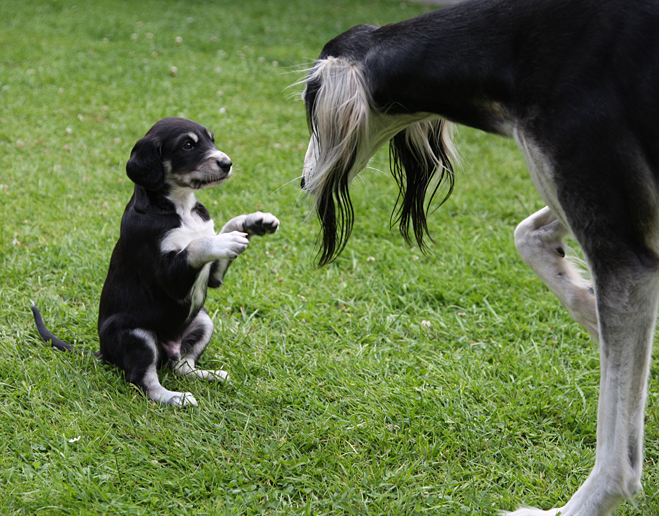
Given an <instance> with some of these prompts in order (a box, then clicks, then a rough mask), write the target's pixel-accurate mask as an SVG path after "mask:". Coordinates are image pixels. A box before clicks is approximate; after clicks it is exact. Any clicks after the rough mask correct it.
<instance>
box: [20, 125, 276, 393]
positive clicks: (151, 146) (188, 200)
mask: <svg viewBox="0 0 659 516" xmlns="http://www.w3.org/2000/svg"><path fill="white" fill-rule="evenodd" d="M231 171H232V163H231V160H230V159H229V158H228V156H227V155H226V154H224V153H223V152H221V151H219V150H218V149H217V148H216V147H215V143H214V138H213V134H212V133H210V132H209V131H208V130H207V129H206V128H204V127H203V126H201V125H199V124H198V123H196V122H192V121H190V120H185V119H182V118H165V119H163V120H161V121H159V122H158V123H156V124H155V125H154V126H153V127H152V128H151V129H150V130H149V132H148V133H147V134H146V136H144V137H143V138H141V139H140V140H139V141H138V142H137V143H136V144H135V147H134V148H133V150H132V152H131V157H130V160H129V161H128V163H127V165H126V172H127V174H128V177H129V178H130V179H131V180H132V181H133V182H134V183H135V190H134V193H133V197H132V198H131V200H130V202H129V203H128V205H127V206H126V210H125V212H124V215H123V217H122V220H121V233H120V237H119V241H118V242H117V244H116V246H115V248H114V251H113V253H112V258H111V260H110V267H109V270H108V275H107V278H106V280H105V285H104V287H103V291H102V293H101V301H100V307H99V316H98V334H99V339H100V345H101V350H100V353H99V354H97V355H100V357H101V358H102V359H103V360H105V361H107V362H110V363H112V364H115V365H116V366H118V367H119V368H121V369H122V370H124V371H125V372H126V379H127V380H128V381H130V382H132V383H134V384H136V385H138V386H139V387H141V388H142V389H143V390H144V391H145V393H146V394H147V395H148V396H149V397H150V398H151V399H153V400H155V401H158V402H161V403H169V404H174V405H187V404H196V401H195V399H194V397H192V395H191V394H190V393H180V392H172V391H168V390H166V389H164V388H163V387H162V386H161V385H160V383H159V381H158V377H157V372H156V370H157V368H158V367H160V366H162V365H164V364H168V365H169V366H170V367H172V369H173V370H174V371H175V372H176V373H178V374H184V375H194V376H198V377H201V378H205V379H218V380H220V379H224V378H226V376H227V374H226V373H225V372H224V371H203V370H199V369H196V362H197V360H198V359H199V357H200V356H201V354H202V353H203V351H204V349H205V348H206V345H207V344H208V342H209V340H210V337H211V334H212V329H213V325H212V322H211V320H210V317H209V316H208V314H207V312H206V310H205V309H204V308H203V305H204V301H205V299H206V289H207V287H213V288H217V287H220V286H221V285H222V281H223V278H224V274H225V273H226V271H227V269H228V268H229V265H230V264H231V261H232V260H233V259H234V258H236V257H237V256H238V255H239V254H240V253H242V252H243V251H244V250H245V249H246V248H247V246H248V243H249V240H248V238H249V236H251V235H263V234H265V233H273V232H274V231H276V230H277V228H278V226H279V221H278V220H277V218H276V217H274V216H273V215H271V214H263V213H260V212H256V213H252V214H250V215H240V216H238V217H235V218H233V219H231V220H230V221H229V222H228V223H227V224H226V225H225V226H224V227H223V228H222V231H221V232H220V233H219V234H215V231H214V228H213V221H212V220H211V218H210V215H209V213H208V211H207V210H206V208H205V207H204V206H203V205H202V204H201V203H200V202H199V201H197V199H196V197H195V195H194V191H195V190H198V189H201V188H208V187H213V186H217V185H219V184H221V183H223V182H224V181H226V180H227V179H228V178H229V177H230V175H231ZM32 310H33V312H34V316H35V321H36V324H37V329H38V331H39V333H40V334H41V336H42V337H43V338H44V339H45V340H46V341H50V342H51V343H52V345H53V346H55V347H56V348H58V349H61V350H65V351H73V348H72V347H71V346H70V345H69V344H67V343H65V342H63V341H61V340H60V339H58V338H57V337H55V336H54V335H53V334H52V333H51V332H50V331H48V329H47V328H46V327H45V325H44V324H43V321H42V319H41V316H40V314H39V312H38V310H37V309H36V307H35V306H33V307H32Z"/></svg>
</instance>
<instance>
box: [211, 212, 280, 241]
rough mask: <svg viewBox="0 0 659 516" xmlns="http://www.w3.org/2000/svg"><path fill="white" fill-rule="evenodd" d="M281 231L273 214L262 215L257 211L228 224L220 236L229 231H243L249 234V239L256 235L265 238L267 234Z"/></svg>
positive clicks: (233, 219)
mask: <svg viewBox="0 0 659 516" xmlns="http://www.w3.org/2000/svg"><path fill="white" fill-rule="evenodd" d="M277 229H279V219H278V218H277V217H275V216H274V215H273V214H272V213H261V212H260V211H255V212H254V213H250V214H249V215H238V216H237V217H234V218H232V219H231V220H230V221H229V222H227V223H226V224H225V225H224V227H223V228H222V231H220V234H223V233H226V232H229V231H243V232H244V233H247V238H251V237H252V236H254V235H257V236H263V235H265V234H267V233H274V232H276V231H277Z"/></svg>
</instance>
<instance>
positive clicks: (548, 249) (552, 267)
mask: <svg viewBox="0 0 659 516" xmlns="http://www.w3.org/2000/svg"><path fill="white" fill-rule="evenodd" d="M567 234H568V231H567V229H565V227H564V226H563V224H562V223H561V222H560V221H559V220H558V219H557V218H556V216H555V215H554V214H553V213H552V212H551V211H550V209H549V208H547V207H544V208H542V209H541V210H540V211H538V212H536V213H534V214H533V215H531V216H530V217H528V218H526V219H524V220H523V221H522V222H521V223H520V224H519V225H518V226H517V229H515V246H516V247H517V250H518V252H519V254H520V255H521V257H522V259H523V260H524V263H526V265H528V266H529V267H530V268H531V270H532V271H533V272H535V274H536V276H538V278H540V279H541V280H542V281H543V283H544V284H545V285H547V287H549V290H551V291H552V292H553V293H554V295H555V296H556V297H557V298H558V299H559V301H560V302H561V303H562V304H563V306H564V307H565V308H567V311H568V312H569V313H570V315H571V316H572V318H573V319H574V320H575V321H577V322H578V323H579V324H581V325H582V326H583V327H584V328H586V329H587V330H588V331H589V332H590V334H591V335H592V336H593V338H594V339H595V340H596V341H599V330H598V322H597V309H596V303H595V294H594V291H593V287H592V283H591V282H590V281H588V280H586V279H584V278H583V277H582V276H581V274H580V272H579V270H578V269H577V267H576V266H575V265H574V264H573V263H572V262H571V261H570V260H569V259H568V258H566V256H565V250H566V246H565V244H564V243H563V238H564V237H565V236H567Z"/></svg>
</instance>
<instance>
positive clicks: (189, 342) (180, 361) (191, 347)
mask: <svg viewBox="0 0 659 516" xmlns="http://www.w3.org/2000/svg"><path fill="white" fill-rule="evenodd" d="M212 334H213V322H212V321H211V318H210V317H209V315H208V312H206V310H205V309H202V310H201V311H200V312H199V314H197V317H195V318H194V319H193V321H192V322H191V323H190V326H188V329H187V330H186V332H185V334H184V335H183V338H182V339H181V346H180V352H179V354H178V356H177V355H176V354H174V356H170V366H171V368H172V370H173V371H174V373H175V374H178V375H181V376H194V377H196V378H201V379H202V380H217V381H223V380H227V379H228V378H229V374H228V373H227V372H226V371H221V370H217V371H211V370H205V369H197V361H198V360H199V357H200V356H201V355H202V353H203V352H204V350H205V349H206V346H208V343H209V342H210V340H211V335H212Z"/></svg>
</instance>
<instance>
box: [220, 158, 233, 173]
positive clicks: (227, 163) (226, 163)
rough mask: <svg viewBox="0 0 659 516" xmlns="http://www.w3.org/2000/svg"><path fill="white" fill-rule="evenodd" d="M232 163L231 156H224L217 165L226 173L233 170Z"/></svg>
mask: <svg viewBox="0 0 659 516" xmlns="http://www.w3.org/2000/svg"><path fill="white" fill-rule="evenodd" d="M232 165H233V163H231V160H230V159H229V158H224V159H220V160H218V161H217V166H218V167H220V169H221V170H222V172H224V173H228V172H229V171H230V170H231V166H232Z"/></svg>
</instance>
